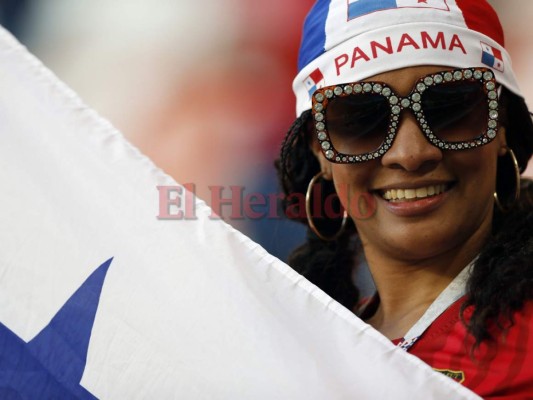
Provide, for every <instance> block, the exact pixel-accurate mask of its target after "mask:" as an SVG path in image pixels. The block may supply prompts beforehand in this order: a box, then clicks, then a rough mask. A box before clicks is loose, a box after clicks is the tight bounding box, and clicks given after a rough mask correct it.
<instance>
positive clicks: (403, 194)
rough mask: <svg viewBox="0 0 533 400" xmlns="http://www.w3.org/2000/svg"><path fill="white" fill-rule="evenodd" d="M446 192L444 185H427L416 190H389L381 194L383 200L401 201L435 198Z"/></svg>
mask: <svg viewBox="0 0 533 400" xmlns="http://www.w3.org/2000/svg"><path fill="white" fill-rule="evenodd" d="M445 190H446V185H445V184H440V185H429V186H425V187H421V188H416V189H390V190H386V191H385V193H383V195H382V196H383V198H384V199H385V200H402V199H408V200H409V199H415V198H416V199H423V198H425V197H429V196H435V195H437V194H440V193H442V192H444V191H445Z"/></svg>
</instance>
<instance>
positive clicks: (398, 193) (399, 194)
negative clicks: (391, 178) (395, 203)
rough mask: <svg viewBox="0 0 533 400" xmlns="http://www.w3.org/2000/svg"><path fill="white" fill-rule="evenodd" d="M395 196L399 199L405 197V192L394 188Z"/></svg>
mask: <svg viewBox="0 0 533 400" xmlns="http://www.w3.org/2000/svg"><path fill="white" fill-rule="evenodd" d="M396 198H398V199H400V200H401V199H403V198H405V193H404V192H403V189H398V190H396Z"/></svg>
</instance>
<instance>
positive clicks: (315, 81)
mask: <svg viewBox="0 0 533 400" xmlns="http://www.w3.org/2000/svg"><path fill="white" fill-rule="evenodd" d="M304 85H305V88H306V89H307V91H308V92H309V97H311V96H312V95H313V93H314V92H315V90H317V89H318V88H319V87H321V86H323V85H324V75H322V71H320V68H317V69H315V70H314V71H313V72H311V73H310V74H309V76H308V77H307V78H305V79H304Z"/></svg>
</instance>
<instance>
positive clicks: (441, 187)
mask: <svg viewBox="0 0 533 400" xmlns="http://www.w3.org/2000/svg"><path fill="white" fill-rule="evenodd" d="M452 187H453V184H451V183H439V184H432V185H425V186H417V187H413V188H402V189H400V188H398V189H386V190H381V191H379V192H378V193H379V197H380V199H382V200H384V203H385V207H386V208H387V209H388V210H389V211H390V212H392V213H393V214H395V215H398V216H402V217H411V216H419V215H423V214H426V213H429V212H432V211H433V210H435V209H437V208H438V207H439V206H440V205H441V204H442V203H443V202H444V201H445V200H446V198H447V197H448V194H449V191H450V189H452Z"/></svg>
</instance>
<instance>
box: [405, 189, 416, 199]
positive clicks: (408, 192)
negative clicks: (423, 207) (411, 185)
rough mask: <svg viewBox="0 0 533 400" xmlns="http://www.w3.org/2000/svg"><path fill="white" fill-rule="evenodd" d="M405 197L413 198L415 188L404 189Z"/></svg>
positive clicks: (414, 196)
mask: <svg viewBox="0 0 533 400" xmlns="http://www.w3.org/2000/svg"><path fill="white" fill-rule="evenodd" d="M405 198H406V199H414V198H416V190H415V189H405Z"/></svg>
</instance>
